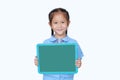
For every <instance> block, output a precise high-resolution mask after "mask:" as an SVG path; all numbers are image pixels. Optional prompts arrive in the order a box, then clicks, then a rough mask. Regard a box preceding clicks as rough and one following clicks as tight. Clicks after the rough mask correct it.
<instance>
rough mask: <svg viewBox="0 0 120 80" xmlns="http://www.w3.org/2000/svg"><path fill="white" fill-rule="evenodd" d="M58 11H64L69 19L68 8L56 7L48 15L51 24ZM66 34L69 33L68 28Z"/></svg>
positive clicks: (52, 33)
mask: <svg viewBox="0 0 120 80" xmlns="http://www.w3.org/2000/svg"><path fill="white" fill-rule="evenodd" d="M56 12H63V13H64V14H65V17H66V19H67V21H69V19H70V16H69V13H68V11H67V10H66V9H63V8H55V9H53V10H52V11H51V12H50V13H49V15H48V18H49V22H50V24H51V22H52V19H53V16H54V13H56ZM66 34H67V30H66ZM51 35H54V31H53V29H51Z"/></svg>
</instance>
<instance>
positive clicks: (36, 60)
mask: <svg viewBox="0 0 120 80" xmlns="http://www.w3.org/2000/svg"><path fill="white" fill-rule="evenodd" d="M34 64H35V65H36V66H38V59H37V56H35V58H34Z"/></svg>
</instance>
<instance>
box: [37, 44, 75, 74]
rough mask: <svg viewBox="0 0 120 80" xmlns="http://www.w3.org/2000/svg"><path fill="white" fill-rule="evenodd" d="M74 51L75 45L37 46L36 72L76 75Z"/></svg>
mask: <svg viewBox="0 0 120 80" xmlns="http://www.w3.org/2000/svg"><path fill="white" fill-rule="evenodd" d="M76 49H77V48H76V44H37V57H38V72H39V73H41V74H43V73H50V74H53V73H56V74H60V73H62V74H63V73H65V74H66V73H67V74H69V73H70V74H71V73H72V74H74V73H76V72H77V67H76V66H75V60H76V59H77V55H76V51H77V50H76Z"/></svg>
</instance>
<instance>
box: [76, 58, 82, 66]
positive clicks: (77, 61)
mask: <svg viewBox="0 0 120 80" xmlns="http://www.w3.org/2000/svg"><path fill="white" fill-rule="evenodd" d="M81 65H82V61H81V59H80V58H78V60H76V66H77V67H78V68H80V67H81Z"/></svg>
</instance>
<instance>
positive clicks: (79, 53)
mask: <svg viewBox="0 0 120 80" xmlns="http://www.w3.org/2000/svg"><path fill="white" fill-rule="evenodd" d="M77 55H78V58H80V59H82V57H83V56H84V55H83V52H82V50H81V48H80V46H79V44H77Z"/></svg>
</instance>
